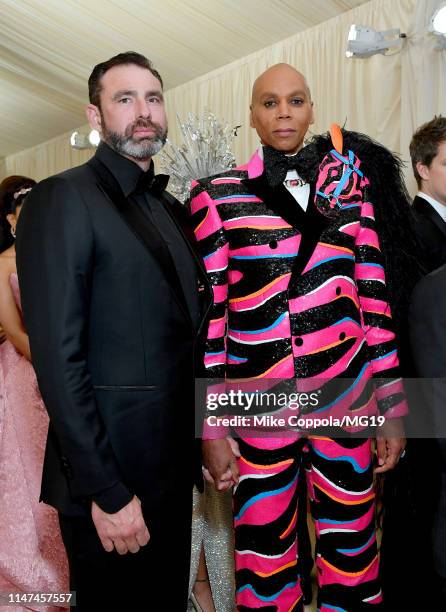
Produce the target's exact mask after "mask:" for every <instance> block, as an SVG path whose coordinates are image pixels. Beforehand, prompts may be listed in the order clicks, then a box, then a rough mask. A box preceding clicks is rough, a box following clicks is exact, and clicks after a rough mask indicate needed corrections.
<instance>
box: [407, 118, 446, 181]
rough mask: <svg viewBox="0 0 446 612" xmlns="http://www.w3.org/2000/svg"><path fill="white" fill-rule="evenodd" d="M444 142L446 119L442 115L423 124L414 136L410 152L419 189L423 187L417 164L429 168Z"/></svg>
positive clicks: (445, 137)
mask: <svg viewBox="0 0 446 612" xmlns="http://www.w3.org/2000/svg"><path fill="white" fill-rule="evenodd" d="M443 142H446V117H442V116H441V115H439V116H438V117H437V116H435V117H434V118H433V119H432V120H431V121H428V122H427V123H423V125H421V126H420V127H419V128H418V129H417V131H416V132H415V134H414V135H413V136H412V140H411V141H410V146H409V151H410V158H411V160H412V168H413V173H414V176H415V178H416V181H417V184H418V187H421V176H420V175H419V173H418V170H417V163H419V162H421V163H422V164H423V166H427V167H428V168H429V166H430V165H431V163H432V160H433V159H434V157H435V156H436V155H437V154H438V147H439V146H440V145H441V144H442V143H443Z"/></svg>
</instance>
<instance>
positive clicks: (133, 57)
mask: <svg viewBox="0 0 446 612" xmlns="http://www.w3.org/2000/svg"><path fill="white" fill-rule="evenodd" d="M127 64H134V65H135V66H140V67H141V68H146V69H147V70H148V71H149V72H151V73H152V74H153V76H154V77H155V78H156V79H158V81H159V82H160V83H161V89H163V80H162V78H161V77H160V74H159V72H158V71H157V70H155V68H154V67H153V65H152V62H151V61H150V60H149V59H147V57H144V55H141V54H140V53H136V52H135V51H126V52H125V53H119V54H118V55H115V56H114V57H111V58H110V59H109V60H107V61H106V62H101V63H100V64H97V65H96V66H95V67H94V68H93V71H92V73H91V74H90V78H89V79H88V95H89V98H90V102H91V104H94V105H95V106H97V107H98V108H100V107H101V102H100V93H101V89H102V86H101V79H102V77H103V76H104V74H105V73H106V72H107V71H108V70H110V68H114V67H115V66H125V65H127Z"/></svg>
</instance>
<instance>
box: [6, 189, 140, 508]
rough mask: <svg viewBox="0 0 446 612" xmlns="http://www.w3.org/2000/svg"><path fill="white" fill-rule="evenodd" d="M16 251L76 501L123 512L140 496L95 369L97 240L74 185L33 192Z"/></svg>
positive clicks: (36, 360)
mask: <svg viewBox="0 0 446 612" xmlns="http://www.w3.org/2000/svg"><path fill="white" fill-rule="evenodd" d="M16 250H17V269H18V275H19V283H20V291H21V298H22V305H23V313H24V321H25V326H26V329H27V332H28V334H29V338H30V346H31V355H32V361H33V365H34V368H35V371H36V374H37V380H38V383H39V388H40V391H41V394H42V397H43V400H44V402H45V406H46V408H47V411H48V414H49V417H50V420H51V423H52V426H53V428H54V431H55V433H56V436H57V438H58V441H59V444H60V448H61V453H62V455H63V456H62V458H61V459H62V462H63V464H65V466H66V468H67V469H66V473H67V476H68V482H69V486H70V490H71V493H72V496H73V498H75V499H81V500H82V499H84V500H85V499H89V498H93V499H96V500H97V501H98V503H99V504H100V505H101V507H102V508H103V509H104V510H105V511H106V512H117V511H118V510H119V509H120V508H121V507H123V506H124V505H126V504H127V503H128V502H129V501H130V499H131V498H132V495H131V494H130V492H129V491H128V490H127V488H126V487H125V485H124V484H123V483H122V481H121V478H120V474H119V470H118V466H117V464H116V460H115V457H114V454H113V450H112V448H111V445H110V442H109V440H108V437H107V433H106V431H105V428H104V425H103V423H102V421H101V417H100V414H99V412H98V409H97V406H96V401H95V394H94V389H93V385H92V381H91V378H90V374H89V370H88V365H87V342H88V323H89V304H90V295H91V283H92V273H93V266H94V235H93V228H92V224H91V220H90V217H89V213H88V210H87V207H86V205H85V203H84V201H83V199H82V197H81V195H80V193H79V192H78V190H77V188H76V187H75V186H74V185H73V184H72V182H71V181H69V180H68V179H66V178H63V177H52V178H50V179H47V180H46V181H43V182H42V183H40V184H39V185H38V186H37V187H36V188H35V189H34V190H33V192H32V193H31V194H30V197H29V198H28V199H27V201H26V202H25V204H24V206H23V209H22V212H21V214H20V218H19V223H18V228H17V244H16Z"/></svg>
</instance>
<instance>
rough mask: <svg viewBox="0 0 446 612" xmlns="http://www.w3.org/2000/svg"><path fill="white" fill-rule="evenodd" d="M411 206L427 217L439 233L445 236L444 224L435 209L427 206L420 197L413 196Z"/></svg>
mask: <svg viewBox="0 0 446 612" xmlns="http://www.w3.org/2000/svg"><path fill="white" fill-rule="evenodd" d="M413 206H414V208H415V210H416V211H417V212H418V213H420V214H421V215H424V216H425V217H428V219H430V220H431V221H432V223H434V224H435V226H436V227H437V228H438V229H439V230H440V231H441V233H442V234H443V235H444V236H446V222H445V221H443V219H442V217H441V216H440V215H439V214H438V213H437V211H436V210H435V208H434V207H433V206H431V205H430V204H429V202H428V201H427V200H425V199H424V198H421V197H420V196H415V198H414V201H413Z"/></svg>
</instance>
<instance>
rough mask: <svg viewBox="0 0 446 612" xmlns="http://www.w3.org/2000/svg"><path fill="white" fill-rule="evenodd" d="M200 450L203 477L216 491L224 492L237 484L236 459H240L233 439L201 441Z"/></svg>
mask: <svg viewBox="0 0 446 612" xmlns="http://www.w3.org/2000/svg"><path fill="white" fill-rule="evenodd" d="M202 449H203V476H204V478H205V479H206V480H207V481H208V482H209V483H211V484H212V485H214V487H215V489H216V490H217V491H226V490H227V489H229V488H230V487H231V486H232V485H233V484H237V483H238V479H239V471H238V466H237V461H236V459H237V458H238V457H240V451H239V448H238V444H237V442H236V441H235V440H234V439H233V438H231V437H230V436H228V437H227V438H222V439H219V440H203V443H202Z"/></svg>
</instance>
